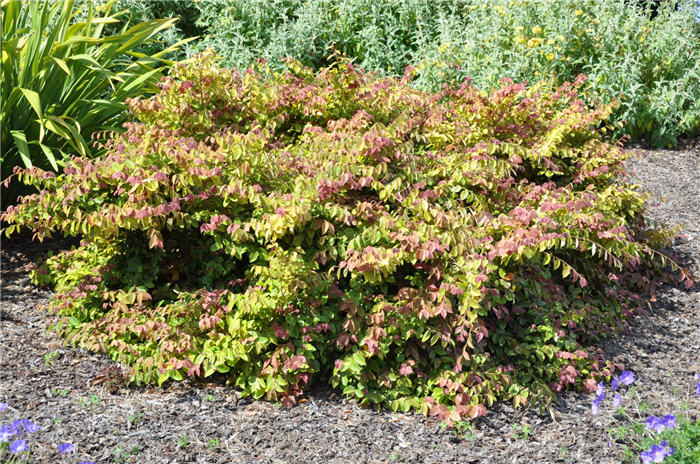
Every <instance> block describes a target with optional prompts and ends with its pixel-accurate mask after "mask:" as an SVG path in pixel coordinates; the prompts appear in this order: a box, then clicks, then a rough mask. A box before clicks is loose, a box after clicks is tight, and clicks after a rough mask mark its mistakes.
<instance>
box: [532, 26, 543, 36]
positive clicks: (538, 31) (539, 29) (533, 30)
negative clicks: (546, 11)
mask: <svg viewBox="0 0 700 464" xmlns="http://www.w3.org/2000/svg"><path fill="white" fill-rule="evenodd" d="M540 32H542V28H541V27H540V26H535V27H533V28H532V33H533V34H539V33H540Z"/></svg>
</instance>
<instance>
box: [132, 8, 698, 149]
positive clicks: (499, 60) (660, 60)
mask: <svg viewBox="0 0 700 464" xmlns="http://www.w3.org/2000/svg"><path fill="white" fill-rule="evenodd" d="M119 4H120V5H124V6H126V5H131V10H132V11H133V12H134V14H135V15H136V17H138V18H144V19H145V18H158V17H169V16H158V15H159V14H160V15H172V16H178V17H180V18H181V23H180V24H182V28H183V31H182V32H181V33H180V32H179V31H175V30H174V29H173V30H172V31H171V33H170V35H169V39H168V38H166V39H168V40H175V39H176V38H177V37H180V36H182V37H184V36H186V31H190V34H194V33H196V35H200V36H202V39H201V40H200V41H198V42H196V43H192V44H190V46H189V48H188V50H189V52H190V53H191V51H192V50H193V49H200V50H201V49H204V48H205V47H213V48H214V49H215V50H216V51H217V52H218V54H219V55H221V56H223V57H224V59H225V61H224V62H225V63H226V64H228V65H231V66H234V67H237V68H241V69H242V68H245V67H248V66H249V65H250V64H251V63H253V61H254V60H255V59H257V58H258V57H261V56H262V57H264V58H266V59H268V60H270V63H271V65H272V66H274V67H277V68H278V69H281V68H282V67H283V64H282V63H281V62H280V61H279V58H284V57H293V58H296V59H299V60H300V61H301V62H302V64H304V65H307V66H311V67H313V68H315V69H318V68H320V67H323V66H326V65H328V64H329V63H330V62H331V58H330V56H331V54H332V51H333V49H335V50H337V51H340V52H342V53H345V54H346V55H348V56H349V57H350V58H351V59H352V60H353V62H354V64H355V65H357V66H361V67H363V68H365V69H369V70H375V71H378V72H380V73H383V74H387V75H396V76H400V75H401V73H402V72H403V70H404V68H405V67H406V66H408V65H417V66H418V68H419V71H420V72H419V74H418V75H417V76H416V80H415V84H416V86H417V87H419V88H423V89H433V90H435V89H439V88H440V87H441V85H442V83H444V82H449V83H459V82H461V81H462V80H463V79H464V78H466V77H468V76H470V77H471V78H472V79H473V81H474V83H475V85H476V86H477V87H480V88H482V89H488V88H490V87H497V86H498V85H499V80H500V79H501V78H503V77H510V78H512V79H514V80H515V81H516V82H523V81H529V82H536V81H539V80H541V79H543V78H549V77H551V76H552V75H556V78H557V79H558V82H559V83H563V82H565V81H569V82H571V81H573V80H574V79H575V78H576V76H577V75H578V74H580V73H584V74H586V75H587V76H588V77H589V81H588V82H587V83H586V84H585V86H584V87H582V89H581V90H582V97H583V99H584V100H585V101H586V102H587V103H592V102H595V100H596V99H598V98H600V99H602V100H603V102H606V103H608V102H612V101H613V100H614V99H616V98H618V97H619V96H620V95H622V96H623V99H622V103H621V105H620V106H619V108H618V109H617V110H615V111H614V113H613V115H612V118H611V121H613V122H616V121H622V120H626V121H627V122H628V124H627V125H626V126H625V127H624V129H619V130H618V131H617V133H616V135H620V134H622V133H628V134H630V135H631V136H632V137H633V138H635V139H642V138H646V139H650V140H651V141H652V142H653V143H654V144H655V145H657V146H666V145H668V144H672V143H675V141H676V139H677V137H678V136H680V135H682V134H684V135H693V134H695V133H697V131H698V128H699V127H700V90H699V89H700V61H699V60H698V50H700V28H698V25H697V18H698V17H697V16H694V14H693V2H692V1H691V0H681V1H678V2H656V1H644V0H636V1H630V0H599V1H596V2H590V1H588V0H567V1H561V2H553V1H545V0H534V1H530V0H518V1H511V0H492V1H487V2H482V1H476V0H466V1H465V0H386V1H381V2H377V1H373V0H213V1H206V2H195V1H193V0H189V1H184V2H167V1H166V2H145V1H143V0H120V3H119ZM650 6H653V7H655V8H657V11H656V13H658V14H657V15H656V16H655V18H654V19H651V16H652V14H651V8H649V7H650ZM674 6H679V7H680V8H678V9H677V10H674V9H673V7H674ZM696 8H697V9H696V10H695V11H696V15H697V12H698V11H700V8H698V7H696ZM178 34H180V35H178Z"/></svg>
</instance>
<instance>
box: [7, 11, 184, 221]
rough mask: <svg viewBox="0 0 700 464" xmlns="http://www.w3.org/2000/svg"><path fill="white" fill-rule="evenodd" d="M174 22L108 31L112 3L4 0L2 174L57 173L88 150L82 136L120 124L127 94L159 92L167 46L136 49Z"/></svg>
mask: <svg viewBox="0 0 700 464" xmlns="http://www.w3.org/2000/svg"><path fill="white" fill-rule="evenodd" d="M79 18H82V19H79ZM175 21H176V20H174V19H172V20H164V19H157V20H153V21H149V22H146V23H141V24H137V25H135V26H133V27H129V26H128V24H124V25H123V26H122V27H120V28H115V34H113V35H109V36H105V35H103V28H104V27H105V25H108V24H112V23H118V22H119V20H118V19H117V17H115V16H110V5H105V6H104V8H102V9H98V10H94V9H93V8H92V2H83V3H82V5H80V6H77V5H75V3H74V2H73V1H72V0H62V1H46V2H40V1H36V0H31V1H28V2H21V1H17V0H10V1H3V2H2V28H3V30H2V43H3V58H2V78H1V82H0V85H1V86H2V95H3V103H2V110H1V111H0V122H1V126H2V131H1V134H2V140H1V142H0V143H1V144H2V159H1V160H0V161H1V162H2V178H6V177H7V176H8V175H9V174H10V173H11V172H12V169H13V168H14V167H15V166H18V165H21V166H24V167H31V166H38V167H41V168H43V169H52V170H54V171H58V170H59V169H60V168H61V167H62V166H63V165H64V163H65V161H66V160H67V159H68V158H69V157H70V155H71V154H80V155H83V156H89V155H91V153H92V150H91V148H90V146H89V145H88V142H87V141H86V140H89V139H90V137H91V136H92V135H93V134H94V133H96V132H99V131H105V130H116V129H119V128H120V125H121V122H122V121H123V118H124V116H125V113H126V110H127V106H126V105H125V104H124V100H125V99H126V98H128V97H133V96H136V95H140V94H143V93H144V92H148V91H149V90H151V89H152V90H157V89H156V88H155V85H154V84H155V83H156V82H158V78H159V77H160V76H161V73H162V71H163V69H164V68H162V67H161V66H162V64H163V61H164V60H162V59H161V58H160V57H161V56H162V54H163V53H166V52H167V51H168V50H167V49H166V50H165V51H164V52H162V53H157V54H154V55H152V56H144V55H138V54H135V53H134V50H135V49H136V48H137V47H139V46H141V45H143V44H145V43H148V41H149V39H150V38H151V37H152V36H153V35H154V34H157V33H159V32H160V31H164V30H167V29H168V28H169V27H171V26H172V25H173V24H174V23H175ZM177 46H178V44H175V45H173V46H172V47H170V50H172V49H176V48H177ZM166 63H169V62H166ZM6 187H7V186H6ZM17 187H18V184H16V183H15V184H12V185H11V186H10V188H9V189H5V191H4V192H3V193H4V194H3V198H2V206H3V207H4V206H6V205H7V204H9V203H10V202H14V201H15V198H16V195H17V193H18V191H17Z"/></svg>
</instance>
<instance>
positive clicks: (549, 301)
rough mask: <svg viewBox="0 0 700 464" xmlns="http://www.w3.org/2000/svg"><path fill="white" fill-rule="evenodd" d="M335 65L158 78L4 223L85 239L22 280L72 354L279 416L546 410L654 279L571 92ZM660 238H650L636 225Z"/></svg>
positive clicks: (612, 175) (593, 362)
mask: <svg viewBox="0 0 700 464" xmlns="http://www.w3.org/2000/svg"><path fill="white" fill-rule="evenodd" d="M409 81H410V70H409V74H407V76H406V77H404V78H403V79H402V80H396V79H392V78H382V77H378V76H376V75H373V74H365V73H364V72H361V71H358V70H357V69H356V68H354V67H353V66H352V65H350V64H348V63H342V62H341V63H338V64H337V65H334V66H333V67H331V68H325V69H323V70H321V71H320V72H318V73H314V72H313V71H311V70H309V69H308V68H302V67H301V66H300V65H299V63H298V62H290V63H289V70H287V71H285V72H281V73H273V72H271V71H270V70H269V69H267V68H259V69H255V68H251V69H248V70H246V71H245V72H242V73H240V72H238V71H232V70H229V69H219V68H218V67H217V66H216V65H215V63H214V60H213V58H212V54H211V53H207V54H204V55H202V56H200V57H198V58H197V60H195V61H194V62H192V63H190V64H182V65H179V66H177V67H175V68H174V70H173V73H172V76H171V77H168V78H166V79H164V80H163V81H162V82H161V84H160V85H161V88H162V91H161V92H160V93H159V94H158V95H157V96H155V97H153V98H151V99H136V100H133V101H131V102H130V106H131V109H132V111H133V113H134V116H135V117H136V118H137V120H138V122H135V123H131V124H129V125H128V129H127V131H126V132H125V133H124V134H123V135H119V134H117V135H114V138H113V139H111V140H110V141H109V142H108V144H107V149H108V150H107V154H106V155H105V156H103V157H100V158H98V159H95V160H88V159H84V158H77V157H76V158H74V159H73V161H72V162H71V163H70V164H69V165H68V166H67V167H66V169H65V171H64V173H63V174H61V175H60V176H58V177H55V176H54V175H53V174H51V173H47V172H45V171H42V170H41V169H37V168H32V169H28V170H24V171H22V172H20V177H21V178H22V179H23V180H25V181H26V182H29V183H31V184H32V185H35V186H37V187H38V188H40V189H41V193H39V194H35V195H32V196H28V197H24V198H23V200H22V202H21V204H19V205H18V206H16V207H12V208H11V209H10V210H8V212H7V213H6V214H5V215H4V216H3V219H4V220H6V221H8V222H9V223H10V224H11V225H10V226H9V228H8V229H7V234H8V235H9V234H12V233H13V232H14V231H16V230H17V229H18V228H19V227H20V226H23V227H29V228H32V229H33V230H34V231H35V232H36V234H37V235H38V237H40V238H42V237H45V236H49V235H50V234H51V232H52V231H60V232H63V233H67V234H70V235H79V236H81V237H83V241H82V243H81V246H80V247H79V248H77V249H74V250H71V251H66V252H62V253H60V254H59V255H57V256H54V257H51V258H49V259H48V260H47V261H46V262H45V263H44V264H43V265H41V266H40V267H39V268H38V269H37V271H36V272H35V273H34V279H35V281H36V282H37V283H47V284H52V285H53V286H54V287H55V290H56V293H55V295H54V296H53V298H52V300H51V303H50V306H51V307H52V308H53V309H54V310H55V311H56V312H57V313H58V314H59V315H60V316H61V322H60V323H59V324H58V330H59V332H60V333H61V334H63V335H64V336H65V337H66V339H67V340H69V341H70V342H72V343H74V344H77V345H79V346H82V347H86V348H88V349H91V350H98V351H104V352H107V353H109V354H110V355H111V356H112V357H113V358H114V359H116V360H118V361H120V362H123V363H126V364H129V365H131V366H132V375H133V379H134V380H136V381H137V382H158V383H162V382H165V381H167V380H169V379H175V380H180V379H183V378H184V377H186V376H200V377H201V376H204V377H206V376H210V375H213V374H214V373H216V372H219V373H224V374H226V376H227V377H228V378H229V380H230V382H231V383H232V384H234V385H235V386H237V387H239V388H240V389H242V391H243V393H244V394H249V395H252V396H254V397H256V398H259V397H262V396H265V397H266V398H268V399H273V400H275V399H277V400H282V401H283V403H285V404H292V403H293V402H294V400H295V398H296V397H297V396H298V395H300V394H301V393H302V390H303V389H304V388H305V387H306V386H307V385H309V384H311V383H312V382H313V381H316V380H324V381H330V382H331V383H332V385H334V386H336V387H338V388H339V389H341V390H342V392H343V393H344V394H345V395H347V396H349V397H354V398H357V399H358V400H359V401H360V402H361V403H363V404H374V405H384V406H387V407H390V408H392V409H393V410H397V409H399V410H403V411H406V410H408V409H417V410H420V411H422V412H424V413H429V414H432V415H436V416H438V417H440V418H441V419H445V420H447V421H448V422H449V421H452V420H455V419H459V418H462V417H476V416H479V415H483V414H484V413H485V411H486V409H485V407H486V405H490V404H492V403H493V402H494V401H496V400H499V399H503V400H511V401H513V402H514V404H515V405H516V406H517V405H520V404H525V403H529V402H533V403H540V404H546V403H547V402H548V401H549V400H550V399H551V398H552V395H553V394H554V392H556V391H560V390H562V389H566V388H573V387H581V386H584V387H585V388H589V389H593V390H595V388H596V380H597V379H598V378H600V377H605V376H608V375H610V373H611V370H612V369H613V368H614V367H615V366H614V364H609V363H607V362H605V361H604V360H602V359H601V357H600V355H599V353H598V352H597V351H596V350H595V349H593V348H590V349H589V348H588V347H589V345H591V344H593V343H594V342H595V341H596V340H598V339H599V338H600V337H602V336H604V335H606V334H610V333H615V332H617V331H620V330H623V329H624V328H625V327H626V319H627V318H628V317H630V316H631V315H632V314H634V313H635V312H636V311H637V310H638V308H639V306H640V305H641V304H642V302H643V300H642V298H641V297H640V295H639V293H640V292H644V291H647V290H648V289H649V288H650V286H652V285H654V283H653V282H654V278H655V275H656V272H655V271H654V270H653V267H647V265H648V264H650V263H651V261H652V258H653V257H654V256H657V257H658V256H661V255H658V253H657V252H654V251H653V250H652V249H651V248H650V246H649V245H648V244H647V243H646V239H645V237H646V236H652V235H649V233H648V232H649V231H647V230H646V229H645V226H644V223H643V221H642V219H641V213H642V210H643V204H644V197H643V196H642V195H641V194H639V193H638V192H637V191H636V188H635V187H634V186H629V185H626V184H625V183H624V182H622V181H621V180H620V179H619V176H620V175H621V174H622V168H621V163H622V161H623V160H624V159H625V157H626V156H627V155H626V153H625V152H624V151H623V150H621V149H620V148H618V147H616V146H614V145H610V144H608V143H606V142H602V141H601V140H600V134H599V132H596V131H595V127H596V126H597V125H598V124H599V123H600V121H601V120H604V119H605V118H606V117H607V116H608V114H609V112H610V107H608V106H600V107H598V108H595V109H593V108H587V107H586V106H585V105H584V103H583V102H582V101H581V100H580V99H579V98H578V94H577V88H578V87H580V86H581V85H582V84H583V78H582V77H581V78H579V79H578V80H577V81H576V83H575V84H574V85H572V84H565V85H563V86H561V87H556V86H553V85H552V84H551V83H547V82H542V83H539V84H536V85H534V86H532V87H530V88H526V87H525V86H523V85H520V84H513V83H512V82H510V81H504V83H503V85H502V86H501V87H500V88H499V89H497V90H495V91H493V92H489V93H487V92H483V91H479V90H477V89H476V88H475V87H472V86H470V85H468V84H463V85H462V86H460V88H459V89H449V88H448V89H444V90H442V91H440V92H438V93H424V92H421V91H419V90H416V89H414V88H412V87H411V86H410V85H409ZM655 235H659V234H655Z"/></svg>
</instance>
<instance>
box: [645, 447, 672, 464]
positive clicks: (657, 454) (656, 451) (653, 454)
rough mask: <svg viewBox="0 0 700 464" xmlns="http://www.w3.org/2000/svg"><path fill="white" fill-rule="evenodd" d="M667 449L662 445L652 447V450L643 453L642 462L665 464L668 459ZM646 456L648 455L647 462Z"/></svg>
mask: <svg viewBox="0 0 700 464" xmlns="http://www.w3.org/2000/svg"><path fill="white" fill-rule="evenodd" d="M666 452H667V450H666V448H664V447H663V446H661V445H652V447H651V449H650V450H649V451H647V452H646V453H642V461H643V462H645V463H647V462H650V463H651V462H663V460H664V458H665V457H666ZM644 454H647V456H648V458H647V460H645V459H644Z"/></svg>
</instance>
